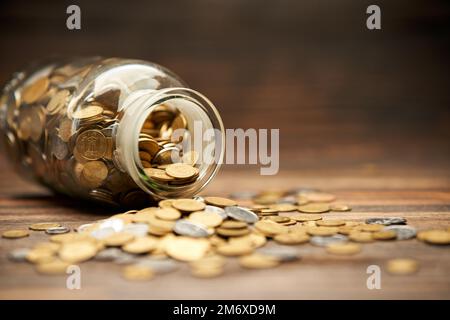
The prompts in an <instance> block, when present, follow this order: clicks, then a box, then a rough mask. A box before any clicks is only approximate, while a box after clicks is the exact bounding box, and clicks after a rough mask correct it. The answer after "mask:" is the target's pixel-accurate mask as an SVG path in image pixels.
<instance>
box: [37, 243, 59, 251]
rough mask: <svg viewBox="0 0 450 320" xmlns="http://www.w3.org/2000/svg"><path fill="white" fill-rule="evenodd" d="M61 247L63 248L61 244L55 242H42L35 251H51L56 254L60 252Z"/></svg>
mask: <svg viewBox="0 0 450 320" xmlns="http://www.w3.org/2000/svg"><path fill="white" fill-rule="evenodd" d="M60 247H61V245H60V244H59V243H55V242H40V243H38V244H36V245H35V246H34V248H33V249H37V250H47V251H51V252H54V253H56V252H58V250H59V248H60Z"/></svg>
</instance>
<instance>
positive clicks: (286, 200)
mask: <svg viewBox="0 0 450 320" xmlns="http://www.w3.org/2000/svg"><path fill="white" fill-rule="evenodd" d="M277 203H288V204H296V203H297V198H295V197H294V196H287V197H283V198H281V199H279V200H278V201H277Z"/></svg>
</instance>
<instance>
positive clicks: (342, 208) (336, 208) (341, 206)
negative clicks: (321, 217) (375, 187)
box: [330, 203, 352, 212]
mask: <svg viewBox="0 0 450 320" xmlns="http://www.w3.org/2000/svg"><path fill="white" fill-rule="evenodd" d="M330 210H331V211H334V212H347V211H351V210H352V208H350V207H349V206H348V205H346V204H340V203H335V204H332V205H330Z"/></svg>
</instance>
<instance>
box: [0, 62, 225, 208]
mask: <svg viewBox="0 0 450 320" xmlns="http://www.w3.org/2000/svg"><path fill="white" fill-rule="evenodd" d="M194 128H195V129H194ZM0 129H1V134H0V140H1V142H2V145H3V147H4V150H5V152H4V153H5V154H6V155H7V157H8V158H9V159H10V160H11V162H12V163H13V164H14V165H15V167H16V168H17V170H18V171H19V172H20V174H21V175H22V176H24V177H28V178H32V179H34V180H36V181H38V182H40V183H41V184H44V185H46V186H48V187H50V188H51V189H53V190H55V191H57V192H61V193H65V194H68V195H70V196H74V197H81V198H85V199H90V200H96V201H100V202H102V203H106V204H110V205H121V206H126V207H142V206H145V205H148V204H150V203H152V202H154V201H157V200H160V199H165V198H175V197H178V198H179V197H192V196H194V195H195V194H196V193H198V192H199V191H200V190H201V189H202V188H204V187H205V186H206V184H207V183H208V182H209V181H210V180H211V179H212V178H213V176H214V175H215V174H216V172H217V170H218V169H219V166H220V163H221V161H222V158H223V153H224V134H223V133H224V128H223V123H222V120H221V118H220V115H219V114H218V112H217V110H216V108H215V107H214V105H213V104H212V103H211V102H210V101H209V100H208V99H207V98H206V97H204V96H203V95H202V94H200V93H198V92H196V91H194V90H192V89H189V88H188V87H187V86H186V84H185V83H184V82H183V81H182V80H181V79H180V78H179V77H177V76H176V75H174V74H173V73H172V72H171V71H169V70H167V69H165V68H163V67H161V66H159V65H157V64H155V63H150V62H146V61H140V60H128V59H119V58H109V59H105V58H100V57H93V58H85V59H78V60H73V61H58V62H53V61H52V62H46V63H41V64H39V65H34V66H33V67H31V68H29V69H28V70H25V71H22V72H18V73H16V74H14V75H13V77H12V79H11V80H10V81H9V82H8V83H7V84H6V86H5V87H4V89H3V93H2V96H1V98H0ZM205 132H209V134H206V135H205ZM205 136H207V137H206V138H205ZM193 146H195V149H193ZM205 149H206V150H208V151H209V154H208V156H209V159H208V161H205V153H204V152H203V151H204V150H205ZM174 164H176V165H174ZM169 168H170V169H169ZM177 170H178V171H177Z"/></svg>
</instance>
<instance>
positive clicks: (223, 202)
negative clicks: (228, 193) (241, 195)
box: [205, 197, 237, 208]
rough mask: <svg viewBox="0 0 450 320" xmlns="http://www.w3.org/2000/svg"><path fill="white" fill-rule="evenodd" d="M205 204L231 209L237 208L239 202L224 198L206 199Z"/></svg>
mask: <svg viewBox="0 0 450 320" xmlns="http://www.w3.org/2000/svg"><path fill="white" fill-rule="evenodd" d="M205 202H206V203H207V204H209V205H211V206H216V207H221V208H223V207H231V206H236V205H237V202H236V201H234V200H231V199H227V198H222V197H205Z"/></svg>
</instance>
